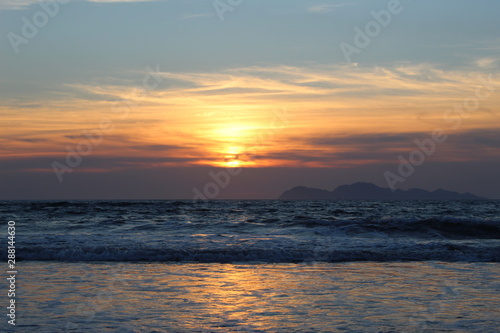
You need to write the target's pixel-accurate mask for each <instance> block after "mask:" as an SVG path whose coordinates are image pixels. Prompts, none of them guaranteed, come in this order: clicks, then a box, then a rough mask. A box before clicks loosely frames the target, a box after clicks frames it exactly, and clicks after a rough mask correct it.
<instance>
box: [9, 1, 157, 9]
mask: <svg viewBox="0 0 500 333" xmlns="http://www.w3.org/2000/svg"><path fill="white" fill-rule="evenodd" d="M69 1H76V0H69ZM83 1H87V2H96V3H124V2H125V3H126V2H154V1H158V0H83ZM40 2H43V1H41V0H2V1H1V2H0V10H23V9H27V8H29V7H30V6H32V5H35V4H39V3H40Z"/></svg>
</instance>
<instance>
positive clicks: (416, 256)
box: [0, 242, 500, 263]
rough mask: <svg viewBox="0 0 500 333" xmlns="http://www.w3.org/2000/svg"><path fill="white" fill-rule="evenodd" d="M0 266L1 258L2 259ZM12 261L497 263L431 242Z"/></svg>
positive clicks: (31, 250) (138, 250)
mask: <svg viewBox="0 0 500 333" xmlns="http://www.w3.org/2000/svg"><path fill="white" fill-rule="evenodd" d="M0 257H2V260H6V258H5V257H6V255H5V254H2V255H1V256H0ZM17 260H18V261H22V260H30V261H63V262H80V261H84V262H85V261H122V262H171V261H175V262H205V263H206V262H217V263H220V262H248V261H252V262H255V261H257V262H274V263H296V262H311V261H321V262H346V261H382V262H391V261H426V260H438V261H485V262H500V246H496V245H494V246H491V245H490V246H488V245H484V244H483V245H472V244H453V243H442V242H430V243H427V244H418V245H416V244H415V243H408V244H406V245H404V246H402V245H401V244H393V245H391V246H387V245H385V246H371V247H369V246H367V247H359V246H358V247H353V248H348V247H345V246H335V245H332V244H327V243H325V244H319V245H316V246H309V247H304V246H297V247H282V246H276V247H275V248H269V247H265V248H264V247H252V246H249V247H244V246H236V247H234V246H226V247H219V248H185V249H179V248H168V247H164V248H162V247H145V246H141V245H135V246H101V245H95V246H82V247H75V246H73V247H71V248H67V247H66V248H65V247H61V246H30V247H25V248H19V249H18V254H17Z"/></svg>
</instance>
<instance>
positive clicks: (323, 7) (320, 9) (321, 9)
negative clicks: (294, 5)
mask: <svg viewBox="0 0 500 333" xmlns="http://www.w3.org/2000/svg"><path fill="white" fill-rule="evenodd" d="M347 6H356V3H352V2H350V3H338V4H325V3H322V4H317V5H313V6H310V7H309V8H307V11H308V12H311V13H317V14H324V13H328V12H331V11H333V10H335V8H341V7H347Z"/></svg>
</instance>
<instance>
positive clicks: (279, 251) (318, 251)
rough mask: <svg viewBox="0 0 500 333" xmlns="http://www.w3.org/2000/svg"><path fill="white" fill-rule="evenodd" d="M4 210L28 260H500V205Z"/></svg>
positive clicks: (44, 206) (41, 206) (114, 204)
mask: <svg viewBox="0 0 500 333" xmlns="http://www.w3.org/2000/svg"><path fill="white" fill-rule="evenodd" d="M0 213H1V216H3V219H4V220H5V225H6V223H7V221H8V220H14V221H15V222H16V242H17V244H16V245H17V250H16V251H17V260H21V261H22V260H32V261H33V260H34V261H64V262H77V261H78V262H80V261H119V262H129V261H134V262H171V261H176V262H205V263H210V262H213V263H224V262H267V263H290V262H310V261H314V262H318V261H319V262H349V261H382V262H391V261H401V260H403V261H429V260H440V261H483V262H498V261H500V201H456V202H432V201H413V202H410V201H400V202H397V201H391V202H377V201H341V202H327V201H278V200H260V201H240V200H233V201H209V202H200V203H192V202H191V201H70V202H66V201H60V202H52V201H50V202H48V201H43V202H42V201H22V202H21V201H2V202H0ZM2 232H4V233H5V234H6V232H7V227H6V226H5V228H4V230H2ZM1 256H2V260H5V259H6V251H2V254H1Z"/></svg>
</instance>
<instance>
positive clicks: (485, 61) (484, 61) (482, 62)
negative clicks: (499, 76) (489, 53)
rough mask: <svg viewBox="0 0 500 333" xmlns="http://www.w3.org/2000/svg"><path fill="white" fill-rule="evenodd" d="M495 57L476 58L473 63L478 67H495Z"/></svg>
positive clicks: (496, 60)
mask: <svg viewBox="0 0 500 333" xmlns="http://www.w3.org/2000/svg"><path fill="white" fill-rule="evenodd" d="M497 62H498V59H497V58H479V59H476V61H475V64H476V65H477V66H478V67H480V68H495V67H497Z"/></svg>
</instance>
